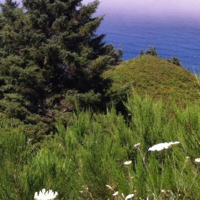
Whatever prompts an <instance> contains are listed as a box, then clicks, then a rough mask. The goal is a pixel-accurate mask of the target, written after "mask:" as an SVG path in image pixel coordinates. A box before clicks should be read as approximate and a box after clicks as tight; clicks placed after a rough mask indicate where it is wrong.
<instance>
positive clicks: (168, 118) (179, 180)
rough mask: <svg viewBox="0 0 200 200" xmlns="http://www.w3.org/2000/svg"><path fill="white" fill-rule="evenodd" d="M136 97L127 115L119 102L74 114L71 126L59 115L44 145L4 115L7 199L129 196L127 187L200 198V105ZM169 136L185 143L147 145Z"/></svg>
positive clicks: (0, 144) (1, 170)
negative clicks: (45, 194)
mask: <svg viewBox="0 0 200 200" xmlns="http://www.w3.org/2000/svg"><path fill="white" fill-rule="evenodd" d="M132 96H133V97H134V98H129V100H128V102H127V103H126V104H125V106H126V108H127V110H128V112H129V116H130V118H129V120H128V121H127V122H126V121H125V120H124V117H123V116H122V115H117V114H116V111H115V109H114V108H112V109H111V110H108V111H107V113H106V114H100V113H93V112H91V111H85V112H79V113H77V114H75V113H74V115H73V119H72V121H71V123H70V124H69V125H68V127H67V128H65V127H64V125H63V124H62V123H61V122H60V121H58V122H57V130H58V132H57V133H56V134H55V135H54V138H49V139H46V141H45V142H44V143H43V144H42V145H41V146H40V147H38V146H37V145H32V144H31V141H30V138H28V137H27V133H26V131H25V126H24V125H23V124H22V123H21V122H19V121H16V120H11V119H7V118H5V117H3V116H1V123H0V131H1V134H0V150H1V154H0V155H1V167H0V179H1V184H0V199H15V200H27V199H33V196H34V193H35V192H36V191H39V190H41V189H42V188H46V189H47V190H49V189H52V190H53V191H57V192H58V198H57V199H60V200H61V199H63V200H64V199H68V200H74V199H77V200H78V199H80V200H81V199H93V200H94V199H98V200H105V199H125V198H123V197H122V196H121V194H122V193H123V194H124V196H126V195H128V194H132V193H133V194H134V195H135V197H134V199H147V197H148V199H155V200H158V199H200V191H199V180H200V174H199V163H195V158H198V157H199V152H200V149H199V148H200V147H199V140H200V138H199V135H200V117H199V112H200V106H199V104H189V105H188V106H187V107H186V108H185V109H180V108H178V107H177V106H175V105H174V106H170V107H166V106H163V104H162V103H161V102H157V103H155V102H153V101H152V100H151V99H149V98H145V99H143V100H141V98H140V97H139V96H138V95H136V94H135V93H134V95H132ZM170 141H179V142H180V144H179V145H177V146H174V147H172V148H170V149H166V150H163V151H160V152H150V151H148V149H149V148H150V147H151V146H152V145H154V144H157V143H161V142H170ZM137 143H140V145H139V146H137V147H135V146H134V145H135V144H137ZM125 161H132V163H131V164H129V165H125V164H124V162H125ZM106 185H109V186H111V188H112V190H111V189H109V188H108V187H106ZM116 191H119V196H116V197H114V196H113V193H114V192H116Z"/></svg>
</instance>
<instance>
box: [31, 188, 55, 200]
mask: <svg viewBox="0 0 200 200" xmlns="http://www.w3.org/2000/svg"><path fill="white" fill-rule="evenodd" d="M57 195H58V192H53V191H52V190H49V191H46V190H45V189H42V190H41V191H40V192H39V193H38V192H35V195H34V199H35V200H53V199H55V198H56V196H57Z"/></svg>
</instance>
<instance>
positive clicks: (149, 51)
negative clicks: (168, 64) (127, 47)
mask: <svg viewBox="0 0 200 200" xmlns="http://www.w3.org/2000/svg"><path fill="white" fill-rule="evenodd" d="M145 54H147V55H152V56H158V53H157V50H156V47H152V46H151V45H150V46H149V49H147V50H146V52H145Z"/></svg>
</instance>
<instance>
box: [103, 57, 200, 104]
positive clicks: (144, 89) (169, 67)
mask: <svg viewBox="0 0 200 200" xmlns="http://www.w3.org/2000/svg"><path fill="white" fill-rule="evenodd" d="M103 76H104V77H105V78H108V79H111V81H112V86H111V88H110V90H109V91H108V94H111V95H112V94H116V93H119V94H121V93H123V92H126V91H130V88H131V87H133V88H134V89H135V90H136V91H137V93H138V94H139V95H140V96H146V95H149V96H151V97H152V98H153V99H156V100H158V99H162V100H164V101H166V100H169V99H173V100H175V101H176V102H177V103H180V104H183V103H185V102H186V101H192V102H194V101H196V100H197V99H199V91H200V86H199V84H198V81H197V79H196V77H195V75H193V74H192V73H191V72H190V71H187V70H185V69H183V68H182V67H179V66H177V65H174V64H172V63H170V62H168V61H166V60H163V59H161V58H159V57H156V56H151V55H143V56H140V57H137V58H134V59H132V60H129V61H126V62H123V63H122V64H120V65H119V66H117V67H115V68H114V69H111V70H109V71H106V72H105V73H104V74H103Z"/></svg>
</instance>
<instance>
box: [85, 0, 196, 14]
mask: <svg viewBox="0 0 200 200" xmlns="http://www.w3.org/2000/svg"><path fill="white" fill-rule="evenodd" d="M88 2H92V0H83V3H88ZM98 12H99V13H103V12H105V14H108V13H114V14H117V13H118V14H120V15H130V14H133V15H134V14H135V15H137V14H143V15H154V16H177V17H183V16H184V17H200V0H100V6H99V9H98Z"/></svg>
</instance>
